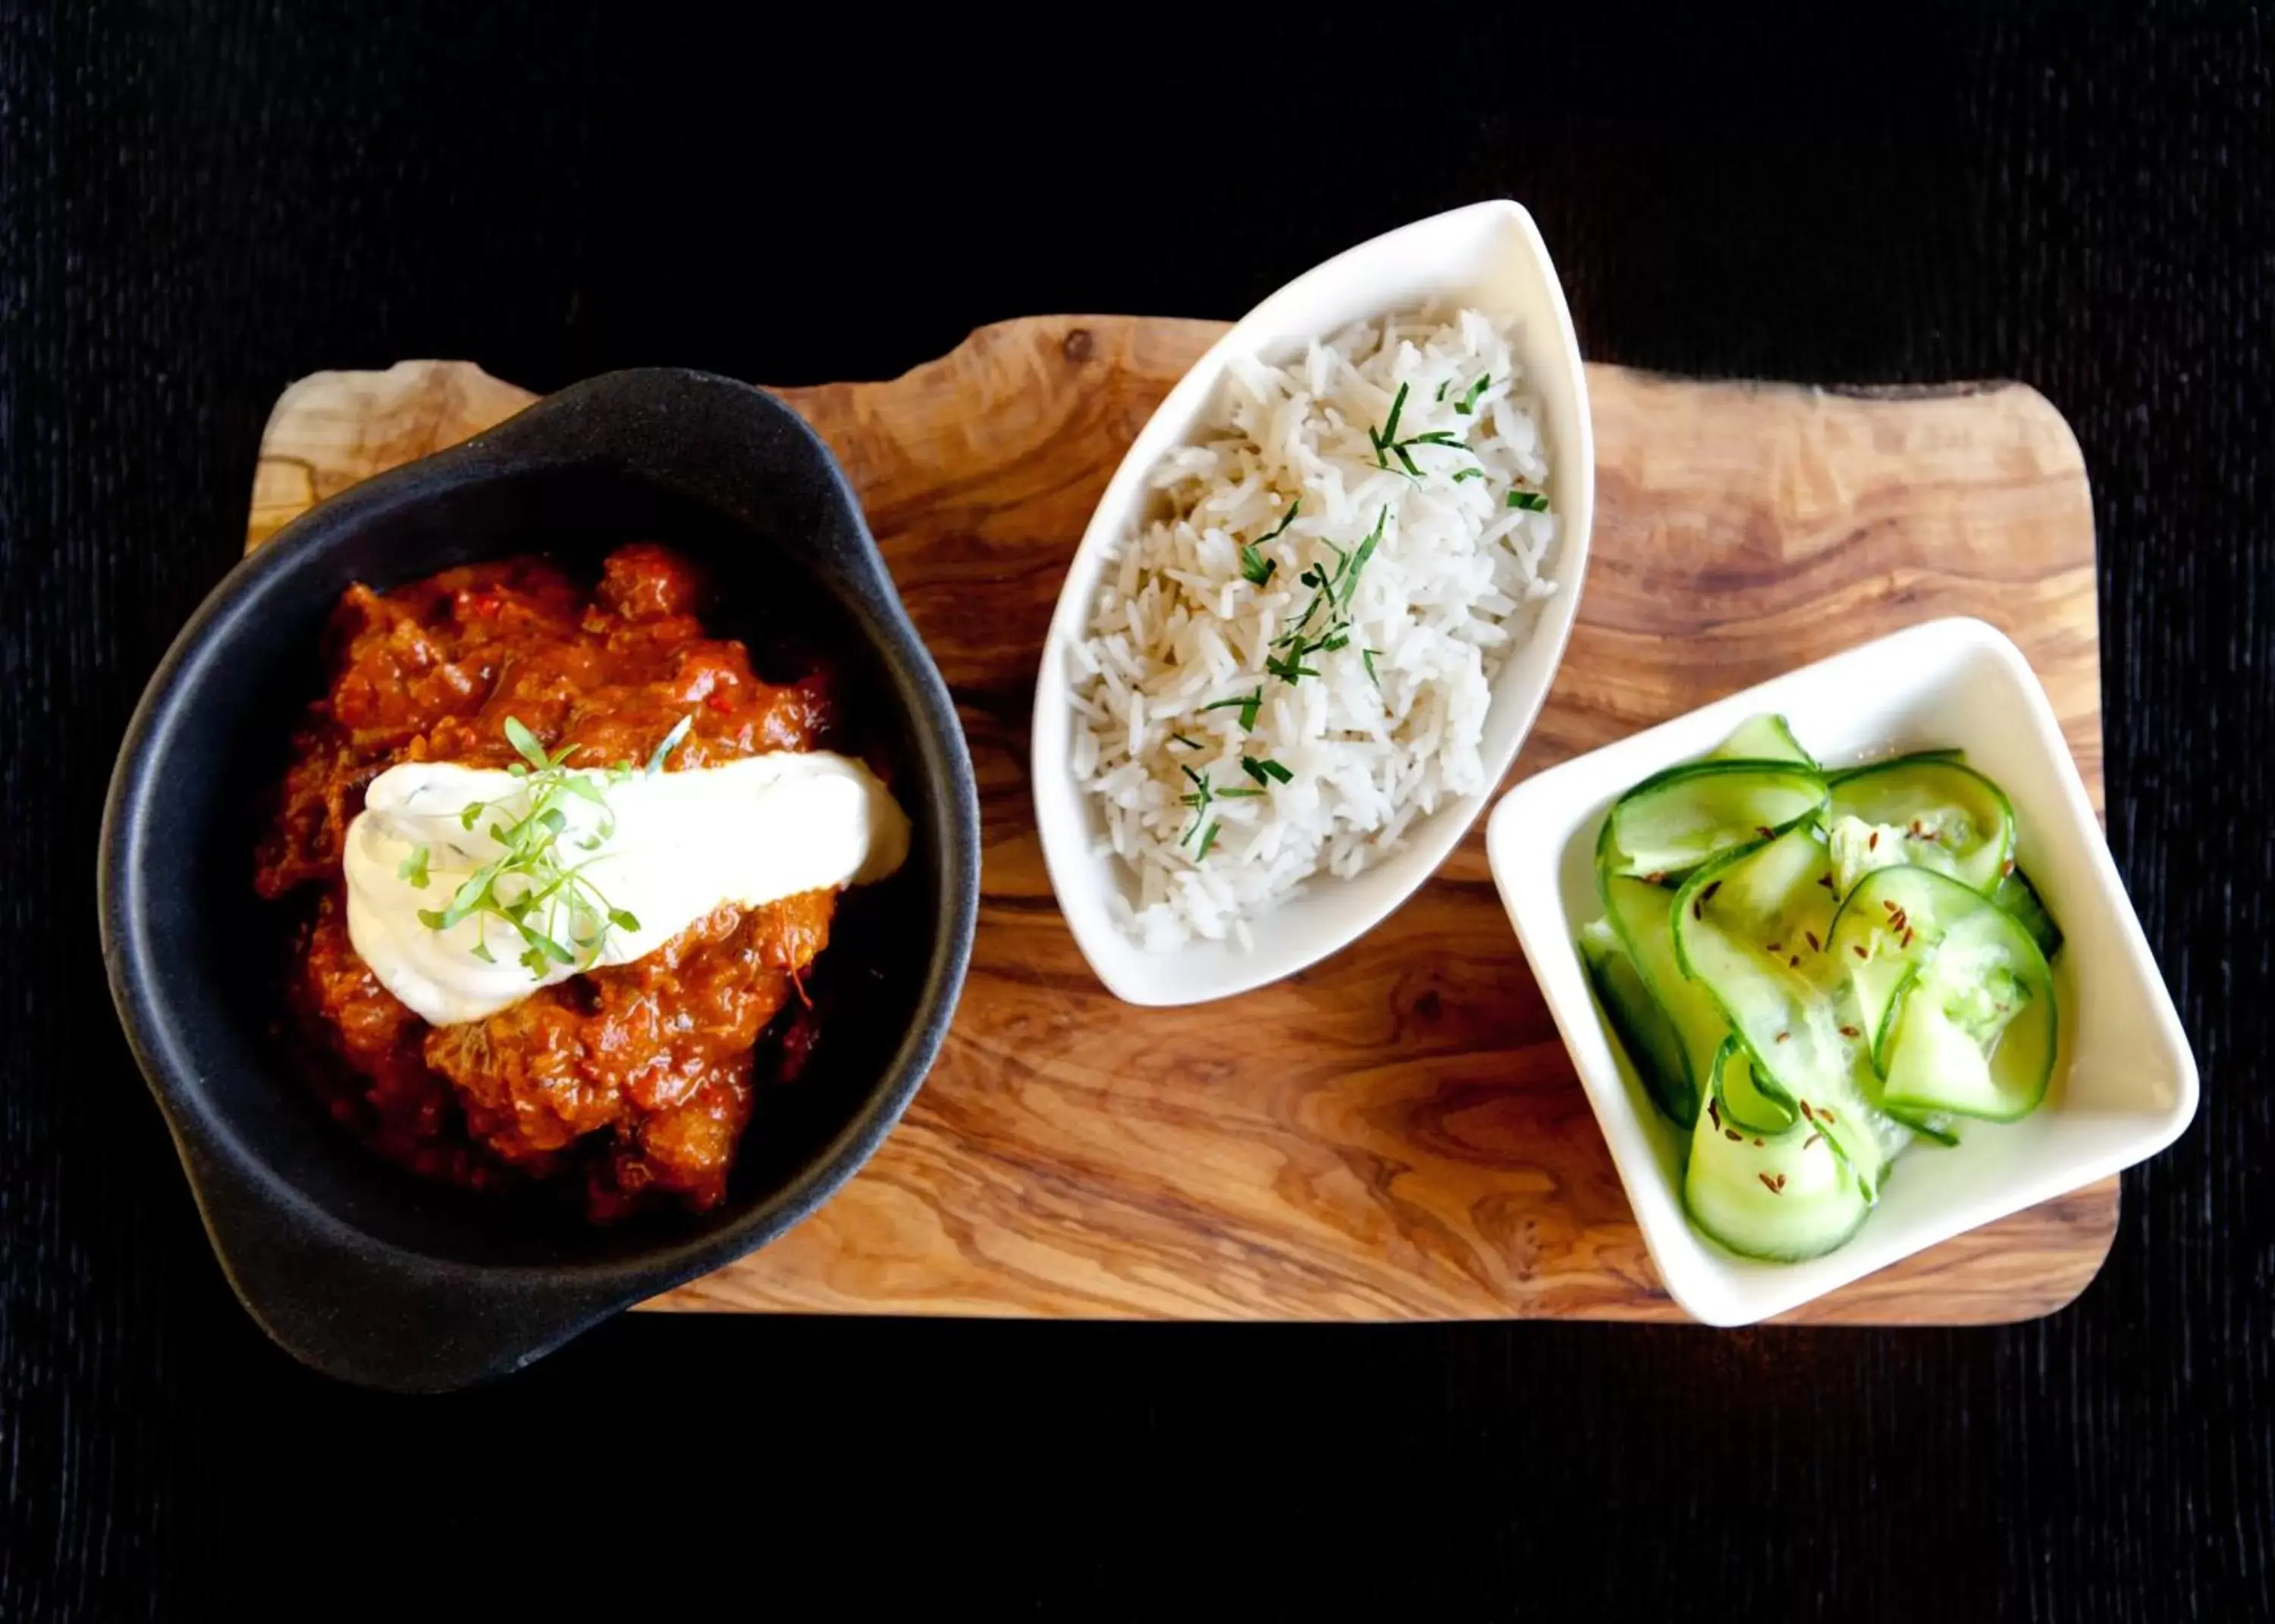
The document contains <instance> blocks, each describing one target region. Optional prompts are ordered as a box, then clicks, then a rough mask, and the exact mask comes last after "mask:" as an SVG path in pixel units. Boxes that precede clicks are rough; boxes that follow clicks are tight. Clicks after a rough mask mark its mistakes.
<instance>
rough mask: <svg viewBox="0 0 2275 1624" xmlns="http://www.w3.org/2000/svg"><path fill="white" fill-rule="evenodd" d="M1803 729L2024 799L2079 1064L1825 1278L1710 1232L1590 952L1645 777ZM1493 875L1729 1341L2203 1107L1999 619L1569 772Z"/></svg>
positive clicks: (2119, 889) (1662, 1273)
mask: <svg viewBox="0 0 2275 1624" xmlns="http://www.w3.org/2000/svg"><path fill="white" fill-rule="evenodd" d="M1765 711H1770V712H1775V713H1778V714H1781V715H1783V716H1785V717H1786V718H1787V719H1788V721H1790V722H1791V723H1792V724H1793V729H1794V733H1795V736H1797V737H1798V738H1799V739H1800V740H1801V742H1802V744H1803V746H1804V747H1806V748H1807V749H1809V750H1810V751H1811V752H1814V753H1815V754H1816V755H1817V756H1818V759H1821V760H1824V761H1826V762H1830V763H1833V764H1834V765H1840V764H1845V763H1848V762H1852V761H1856V760H1859V759H1867V758H1871V757H1878V756H1886V755H1892V754H1895V753H1899V752H1902V751H1906V750H1918V749H1926V748H1929V747H1931V746H1934V745H1944V744H1955V745H1958V746H1960V747H1961V748H1962V749H1963V750H1965V751H1966V752H1967V759H1968V760H1969V762H1970V763H1972V764H1973V765H1975V766H1976V767H1979V768H1980V769H1981V770H1982V771H1984V772H1985V773H1987V774H1990V775H1991V776H1992V778H1994V779H1996V780H1997V781H1998V782H1999V785H2000V786H2001V787H2002V788H2003V789H2005V790H2006V791H2007V796H2008V797H2009V798H2010V799H2011V800H2012V801H2013V803H2014V815H2015V820H2016V823H2017V826H2018V829H2017V839H2018V844H2017V848H2016V856H2017V859H2018V861H2019V862H2020V863H2021V865H2022V868H2023V870H2024V871H2025V872H2028V873H2029V876H2030V879H2031V880H2032V882H2033V883H2034V884H2036V886H2037V888H2038V891H2039V893H2040V894H2041V895H2043V896H2044V899H2045V903H2046V906H2047V908H2048V909H2049V910H2051V911H2052V914H2053V917H2054V918H2055V920H2056V921H2057V922H2058V923H2059V924H2060V926H2061V929H2062V934H2063V939H2064V945H2063V948H2062V951H2061V953H2060V956H2059V957H2058V958H2057V960H2056V962H2055V966H2054V984H2055V991H2056V995H2057V998H2058V999H2059V1001H2060V1007H2061V1039H2062V1047H2061V1061H2060V1068H2059V1069H2058V1070H2057V1072H2056V1075H2055V1079H2054V1084H2053V1087H2052V1091H2050V1092H2049V1093H2048V1095H2047V1098H2046V1102H2045V1104H2044V1105H2043V1106H2041V1107H2039V1108H2038V1110H2037V1112H2035V1113H2034V1114H2031V1115H2030V1116H2028V1117H2026V1118H2024V1119H2023V1120H2022V1122H2014V1123H2011V1124H2005V1125H2000V1124H1995V1123H1990V1122H1970V1123H1968V1124H1966V1126H1965V1127H1964V1128H1963V1129H1961V1144H1959V1145H1958V1146H1957V1147H1956V1148H1955V1149H1951V1150H1943V1149H1939V1148H1938V1147H1935V1146H1933V1145H1927V1144H1923V1145H1920V1146H1918V1147H1916V1148H1915V1149H1913V1150H1912V1151H1910V1152H1907V1153H1906V1154H1905V1156H1904V1157H1903V1159H1901V1161H1899V1162H1898V1163H1897V1165H1896V1167H1895V1169H1894V1171H1893V1175H1891V1176H1890V1178H1889V1180H1888V1182H1887V1189H1886V1193H1885V1194H1884V1195H1883V1196H1882V1197H1881V1200H1880V1203H1879V1205H1878V1207H1876V1208H1875V1209H1874V1210H1873V1212H1872V1213H1871V1217H1869V1218H1868V1219H1866V1220H1865V1222H1864V1226H1863V1228H1862V1229H1860V1230H1858V1231H1857V1233H1856V1238H1855V1239H1854V1240H1852V1241H1850V1242H1849V1243H1848V1244H1847V1245H1846V1246H1843V1247H1841V1248H1840V1249H1839V1250H1836V1251H1833V1252H1832V1253H1830V1254H1828V1255H1827V1256H1825V1257H1823V1258H1813V1259H1811V1260H1810V1261H1809V1262H1806V1263H1793V1264H1777V1263H1758V1262H1755V1261H1753V1260H1751V1259H1749V1258H1739V1257H1737V1256H1735V1255H1734V1254H1732V1253H1730V1252H1728V1251H1726V1250H1723V1249H1722V1248H1721V1247H1719V1246H1717V1245H1715V1244H1714V1243H1712V1242H1710V1241H1708V1240H1706V1239H1705V1238H1704V1237H1703V1236H1701V1235H1699V1234H1697V1231H1695V1230H1694V1229H1692V1228H1691V1227H1690V1225H1689V1220H1687V1219H1686V1218H1685V1217H1684V1214H1683V1208H1682V1162H1683V1152H1684V1149H1685V1146H1686V1144H1687V1142H1688V1140H1689V1135H1688V1134H1686V1133H1679V1132H1678V1131H1677V1130H1676V1129H1674V1126H1673V1125H1672V1124H1671V1123H1669V1122H1667V1119H1666V1118H1665V1117H1663V1116H1662V1115H1660V1114H1659V1112H1658V1111H1657V1110H1656V1109H1655V1108H1654V1107H1652V1105H1651V1099H1650V1096H1649V1095H1648V1094H1646V1093H1645V1092H1644V1089H1643V1086H1642V1084H1640V1083H1639V1082H1638V1081H1637V1080H1636V1076H1635V1072H1634V1070H1633V1069H1632V1068H1631V1067H1630V1066H1629V1063H1628V1061H1627V1057H1626V1056H1625V1055H1624V1054H1621V1052H1620V1049H1619V1046H1618V1044H1617V1043H1616V1042H1615V1041H1614V1039H1613V1038H1612V1036H1611V1034H1610V1031H1609V1030H1608V1029H1607V1028H1606V1025H1605V1023H1604V1020H1603V1017H1602V1016H1601V1014H1600V1013H1599V1010H1598V1008H1597V1006H1596V1001H1595V999H1594V997H1593V996H1592V995H1591V992H1590V989H1589V986H1588V980H1587V976H1586V974H1585V972H1584V971H1583V969H1582V967H1581V963H1580V956H1579V953H1578V950H1577V948H1576V947H1575V945H1574V943H1575V940H1576V935H1577V933H1578V931H1579V929H1580V927H1581V926H1582V925H1584V924H1585V923H1587V922H1588V921H1589V920H1591V919H1593V918H1598V917H1599V915H1601V913H1602V912H1603V907H1602V904H1601V903H1600V902H1599V900H1598V897H1597V895H1596V885H1595V868H1594V857H1595V848H1596V835H1597V832H1598V831H1599V829H1600V828H1601V827H1602V824H1603V820H1604V817H1605V814H1606V812H1609V810H1610V808H1611V805H1612V803H1613V802H1614V800H1616V799H1617V798H1618V797H1619V796H1620V794H1621V791H1622V790H1624V789H1627V788H1628V787H1629V785H1631V784H1633V783H1635V782H1636V781H1637V780H1638V779H1641V778H1644V777H1646V776H1648V775H1649V774H1651V773H1654V772H1657V771H1658V770H1659V769H1660V768H1661V767H1671V766H1673V765H1674V763H1676V762H1678V761H1682V760H1684V759H1688V758H1689V757H1693V756H1697V755H1701V754H1704V752H1707V751H1709V750H1712V748H1713V747H1714V746H1715V745H1716V744H1719V743H1721V741H1722V740H1723V739H1724V738H1725V737H1727V736H1728V735H1729V733H1730V731H1731V730H1732V729H1734V728H1735V727H1736V726H1737V725H1738V724H1739V723H1740V722H1742V721H1744V720H1745V719H1746V718H1748V717H1749V716H1754V715H1757V714H1761V713H1763V712H1765ZM1485 850H1486V854H1487V857H1488V859H1489V861H1490V862H1491V864H1492V866H1493V881H1494V883H1495V885H1497V886H1498V887H1499V888H1500V895H1501V901H1502V903H1504V904H1505V905H1506V906H1507V908H1508V917H1509V921H1510V923H1511V924H1512V925H1515V927H1516V934H1517V939H1518V940H1520V941H1521V942H1523V945H1524V953H1525V956H1526V957H1527V958H1528V959H1530V960H1531V963H1532V971H1533V975H1534V976H1535V977H1536V978H1538V981H1539V984H1540V990H1541V992H1542V993H1543V995H1544V996H1545V997H1546V1000H1547V1003H1548V1008H1549V1010H1550V1012H1551V1013H1552V1014H1553V1015H1554V1016H1555V1017H1556V1024H1557V1026H1558V1028H1559V1030H1560V1031H1561V1032H1562V1034H1563V1037H1564V1043H1565V1046H1566V1047H1567V1048H1568V1049H1569V1050H1570V1051H1571V1053H1572V1062H1573V1064H1574V1066H1575V1067H1576V1068H1577V1069H1578V1071H1579V1074H1580V1081H1581V1083H1582V1084H1583V1086H1584V1087H1585V1088H1586V1090H1587V1091H1588V1102H1589V1104H1590V1105H1591V1107H1594V1110H1595V1113H1596V1121H1597V1122H1598V1123H1599V1125H1600V1126H1601V1127H1602V1129H1603V1130H1604V1138H1605V1141H1606V1144H1608V1145H1609V1146H1610V1148H1611V1152H1612V1160H1613V1162H1614V1164H1615V1165H1616V1166H1617V1167H1618V1168H1619V1173H1620V1179H1621V1182H1623V1183H1624V1184H1625V1185H1626V1186H1627V1192H1628V1200H1629V1203H1630V1205H1633V1207H1634V1208H1635V1214H1636V1222H1637V1223H1638V1224H1639V1225H1640V1226H1641V1227H1642V1229H1643V1235H1644V1243H1645V1244H1647V1245H1648V1246H1649V1247H1650V1249H1651V1261H1652V1262H1653V1263H1654V1264H1656V1265H1658V1268H1659V1278H1660V1279H1661V1280H1663V1281H1664V1282H1665V1283H1666V1286H1667V1291H1668V1293H1669V1294H1670V1295H1672V1296H1673V1297H1674V1300H1675V1301H1676V1302H1677V1303H1681V1304H1682V1307H1683V1309H1684V1310H1685V1311H1687V1312H1689V1314H1690V1315H1691V1316H1692V1317H1693V1318H1697V1319H1701V1320H1704V1321H1705V1322H1706V1323H1707V1324H1709V1325H1719V1326H1734V1325H1748V1324H1750V1323H1752V1322H1753V1321H1755V1320H1757V1319H1765V1318H1769V1317H1770V1316H1772V1315H1774V1314H1781V1313H1784V1312H1786V1311H1788V1310H1790V1309H1793V1308H1796V1307H1798V1306H1799V1305H1800V1304H1802V1303H1806V1302H1809V1301H1810V1299H1812V1298H1815V1297H1819V1296H1823V1295H1825V1293H1827V1292H1829V1291H1833V1290H1835V1289H1837V1288H1840V1287H1842V1286H1845V1285H1847V1284H1848V1282H1849V1281H1851V1280H1859V1279H1861V1278H1863V1276H1864V1275H1867V1274H1870V1273H1872V1272H1873V1271H1874V1270H1876V1269H1884V1268H1886V1267H1887V1266H1888V1265H1890V1264H1892V1263H1894V1262H1896V1261H1897V1260H1898V1259H1900V1258H1908V1257H1909V1256H1911V1254H1913V1253H1914V1252H1916V1251H1922V1250H1925V1249H1926V1248H1928V1247H1931V1246H1933V1245H1935V1244H1936V1243H1939V1242H1941V1241H1946V1240H1948V1239H1950V1238H1951V1237H1952V1236H1953V1235H1958V1234H1960V1233H1961V1231H1963V1230H1968V1229H1972V1228H1974V1227H1976V1226H1977V1225H1981V1224H1986V1223H1989V1222H1991V1221H1992V1220H1994V1219H1999V1218H2003V1217H2005V1216H2006V1215H2007V1214H2008V1213H2010V1212H2021V1211H2022V1209H2023V1208H2025V1207H2029V1206H2034V1205H2037V1203H2039V1202H2041V1201H2047V1200H2051V1199H2052V1198H2053V1197H2056V1196H2059V1195H2061V1194H2063V1193H2065V1192H2066V1191H2068V1190H2075V1189H2077V1188H2079V1187H2080V1186H2082V1185H2085V1184H2090V1183H2091V1182H2094V1181H2095V1180H2097V1179H2099V1178H2103V1177H2105V1176H2106V1175H2109V1174H2112V1173H2114V1172H2116V1171H2117V1170H2118V1169H2119V1168H2120V1167H2130V1166H2132V1165H2133V1164H2134V1163H2135V1162H2136V1161H2140V1160H2143V1159H2145V1158H2147V1157H2150V1156H2152V1155H2154V1154H2156V1152H2158V1151H2160V1150H2162V1149H2164V1148H2165V1146H2166V1145H2167V1144H2171V1143H2172V1142H2173V1139H2174V1138H2176V1137H2179V1135H2180V1132H2181V1129H2184V1128H2186V1127H2187V1126H2188V1122H2189V1119H2190V1118H2192V1117H2193V1116H2195V1114H2196V1057H2195V1056H2194V1055H2193V1054H2191V1053H2190V1052H2189V1050H2188V1039H2187V1037H2186V1036H2185V1035H2184V1034H2183V1033H2182V1032H2181V1023H2180V1017H2179V1016H2178V1015H2176V1014H2175V1013H2174V1011H2173V1001H2172V996H2171V994H2170V993H2167V992H2166V991H2165V981H2164V977H2163V976H2162V975H2161V974H2160V973H2159V972H2158V969H2157V963H2156V961H2155V959H2154V958H2152V957H2151V956H2150V952H2149V944H2148V942H2147V941H2146V940H2144V939H2143V936H2142V933H2141V922H2140V920H2139V918H2137V917H2136V916H2135V914H2134V911H2133V904H2132V903H2131V902H2130V900H2129V899H2128V897H2127V896H2126V895H2125V886H2124V882H2123V881H2122V880H2120V879H2119V878H2118V874H2117V866H2116V865H2115V864H2114V863H2113V862H2112V861H2111V859H2110V856H2109V846H2108V842H2106V841H2105V840H2104V839H2103V837H2102V833H2101V826H2100V824H2099V823H2098V822H2097V820H2096V819H2095V817H2094V813H2093V806H2092V804H2091V802H2090V800H2089V799H2088V798H2087V797H2086V791H2085V785H2084V784H2083V782H2081V781H2080V779H2079V777H2078V774H2077V767H2076V764H2075V762H2074V761H2072V760H2071V759H2070V754H2069V749H2068V746H2067V744H2064V743H2063V740H2062V736H2061V729H2060V725H2059V723H2057V721H2055V719H2054V714H2053V707H2052V706H2051V705H2049V704H2048V703H2047V701H2046V696H2045V691H2044V689H2043V688H2041V687H2040V686H2039V684H2038V680H2037V676H2035V675H2034V674H2033V673H2032V672H2031V670H2030V668H2029V661H2027V660H2025V659H2024V658H2023V655H2022V650H2020V649H2018V648H2016V647H2015V646H2014V644H2013V643H2012V642H2011V641H2010V640H2008V638H2007V637H2006V636H2005V635H2004V634H2003V633H2001V632H1999V631H1998V630H1996V629H1995V628H1993V627H1992V626H1989V625H1986V624H1984V623H1983V622H1981V621H1979V620H1968V619H1953V620H1939V621H1932V622H1930V623H1927V624H1925V625H1922V626H1916V627H1914V628H1912V629H1911V630H1910V631H1901V632H1898V633H1897V634H1895V635H1894V636H1893V637H1888V638H1882V639H1880V640H1879V641H1878V642H1876V643H1868V644H1866V645H1864V646H1863V647H1861V648H1855V649H1851V650H1849V651H1848V653H1843V654H1836V655H1834V656H1833V658H1832V659H1830V660H1824V661H1818V663H1817V664H1815V665H1812V666H1806V667H1803V668H1802V669H1800V670H1797V671H1794V672H1790V673H1788V675H1786V676H1780V677H1778V678H1777V679H1775V680H1774V681H1772V682H1767V683H1764V684H1762V685H1761V686H1759V687H1757V688H1750V689H1748V690H1747V691H1745V692H1743V693H1739V694H1733V695H1732V696H1731V697H1730V698H1728V699H1722V700H1719V701H1717V702H1716V703H1714V704H1712V705H1709V706H1705V707H1704V709H1702V710H1696V711H1693V712H1691V713H1690V714H1689V715H1687V716H1681V717H1677V718H1676V719H1675V720H1674V721H1669V722H1667V723H1664V724H1662V725H1661V726H1659V727H1656V728H1652V729H1650V730H1649V731H1647V732H1644V733H1638V734H1636V736H1634V737H1632V738H1628V739H1623V740H1621V742H1620V743H1618V744H1611V745H1607V746H1606V747H1605V748H1604V749H1602V750H1599V751H1596V752H1592V753H1591V754H1589V755H1585V756H1582V757H1579V758H1578V759H1575V760H1572V761H1568V762H1565V763H1564V764H1563V765H1561V766H1560V767H1551V768H1550V769H1548V770H1547V771H1546V772H1544V773H1540V774H1536V775H1535V776H1533V777H1531V778H1530V779H1528V780H1526V781H1525V782H1523V783H1521V784H1519V785H1518V786H1517V787H1516V788H1515V789H1512V790H1510V791H1509V792H1508V794H1507V795H1505V796H1503V797H1501V800H1500V805H1499V806H1497V807H1496V808H1494V810H1493V820H1492V821H1491V823H1490V824H1489V825H1488V827H1487V829H1486V835H1485Z"/></svg>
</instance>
